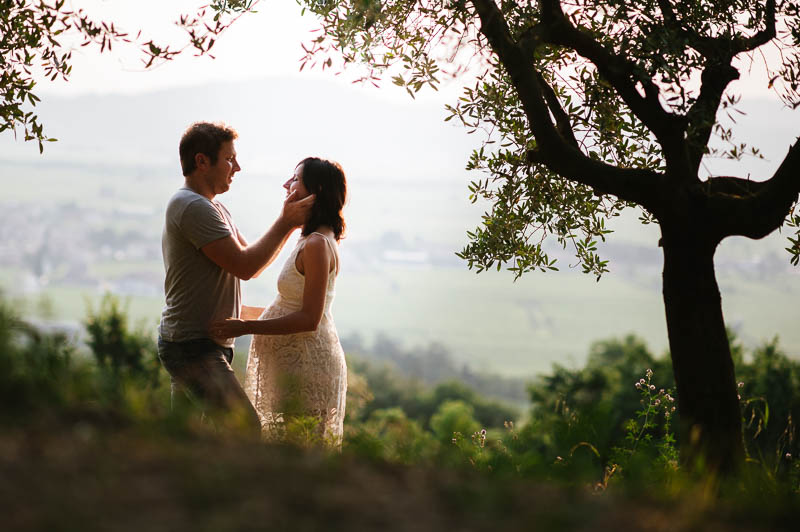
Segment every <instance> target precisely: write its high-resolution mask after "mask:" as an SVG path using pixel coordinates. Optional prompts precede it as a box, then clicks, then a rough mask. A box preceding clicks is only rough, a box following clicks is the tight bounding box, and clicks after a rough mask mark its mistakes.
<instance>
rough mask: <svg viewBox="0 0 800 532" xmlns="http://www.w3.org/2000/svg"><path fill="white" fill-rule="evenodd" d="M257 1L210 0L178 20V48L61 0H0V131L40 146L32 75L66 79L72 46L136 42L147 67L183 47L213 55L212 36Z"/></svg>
mask: <svg viewBox="0 0 800 532" xmlns="http://www.w3.org/2000/svg"><path fill="white" fill-rule="evenodd" d="M258 1H259V0H214V1H213V2H211V4H210V5H207V6H206V5H204V6H203V7H200V8H198V10H197V11H196V12H195V13H193V14H190V15H183V16H181V17H180V19H179V20H178V21H176V25H178V26H179V27H180V28H182V29H183V30H184V31H185V33H186V42H184V43H183V44H182V45H181V46H180V47H177V48H176V47H173V46H171V45H167V44H163V43H157V42H155V41H153V40H152V39H149V40H148V39H145V38H144V37H142V32H141V31H138V32H137V33H136V34H135V35H133V34H131V33H129V32H127V31H124V30H122V29H121V28H119V27H117V26H116V25H115V23H114V22H112V21H101V20H95V19H93V18H92V17H91V16H90V15H88V14H87V13H85V12H84V11H83V10H82V9H77V10H75V9H71V8H68V7H67V6H66V5H65V0H0V69H1V70H0V132H3V131H11V132H13V134H14V136H15V137H16V136H17V133H18V132H21V133H22V138H23V139H24V140H26V141H28V140H33V141H36V142H38V144H39V151H40V152H41V151H43V149H44V144H43V143H44V142H48V141H54V140H56V139H54V138H51V137H48V136H47V134H46V133H45V131H44V127H43V125H42V123H41V121H40V119H39V117H38V116H37V115H36V114H35V112H34V107H35V106H36V104H37V103H38V102H39V101H40V99H39V97H38V96H37V95H36V91H35V89H36V79H37V77H38V76H37V75H38V74H44V76H46V77H47V78H49V80H50V81H55V80H56V79H59V78H61V79H63V80H68V79H69V77H70V75H71V74H72V52H73V50H74V48H75V47H80V46H94V47H97V48H99V52H100V53H103V52H106V51H111V49H112V46H113V45H115V44H122V45H127V46H136V47H138V48H139V49H140V51H141V54H142V65H143V67H144V68H145V69H147V68H150V67H152V66H154V65H156V64H159V63H162V62H164V61H169V60H171V59H173V58H174V57H175V56H177V55H178V54H180V53H183V52H185V51H187V50H191V51H193V52H194V53H195V54H196V55H211V54H210V52H211V48H212V47H213V46H214V43H215V39H216V37H217V36H218V35H219V34H220V33H222V32H223V31H225V30H226V29H227V28H228V27H229V26H230V25H231V24H232V23H233V22H234V21H235V20H236V19H237V18H239V17H240V16H241V15H242V14H244V13H247V12H252V11H253V9H254V7H255V6H256V4H258Z"/></svg>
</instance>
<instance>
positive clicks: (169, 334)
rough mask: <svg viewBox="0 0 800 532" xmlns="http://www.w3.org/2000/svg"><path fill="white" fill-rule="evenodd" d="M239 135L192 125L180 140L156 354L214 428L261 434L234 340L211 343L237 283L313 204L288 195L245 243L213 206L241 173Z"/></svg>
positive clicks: (235, 303) (235, 300)
mask: <svg viewBox="0 0 800 532" xmlns="http://www.w3.org/2000/svg"><path fill="white" fill-rule="evenodd" d="M237 136H238V135H237V133H236V131H234V130H233V129H231V128H229V127H227V126H225V125H223V124H211V123H208V122H198V123H196V124H193V125H191V126H190V127H189V129H187V130H186V132H185V133H184V135H183V137H182V138H181V142H180V147H179V153H180V159H181V168H182V170H183V175H184V177H185V183H184V186H183V187H182V188H180V189H179V190H178V191H177V192H176V193H175V195H174V196H172V199H170V201H169V203H168V204H167V213H166V219H165V224H164V232H163V235H162V241H161V245H162V253H163V256H164V268H165V270H166V278H165V281H164V292H165V294H166V306H165V307H164V311H163V313H162V315H161V324H160V326H159V340H158V355H159V358H160V359H161V362H162V364H163V365H164V368H166V370H167V372H169V374H170V377H171V380H172V391H173V400H174V399H175V395H174V394H175V393H176V389H181V390H183V391H185V392H187V393H188V394H189V395H190V396H194V397H195V398H197V399H199V400H201V401H202V402H203V403H204V405H205V407H206V408H207V409H208V413H209V414H210V415H212V417H214V418H215V419H217V420H218V421H222V420H223V416H222V414H224V415H225V417H227V418H228V419H235V420H237V421H238V422H239V423H243V424H244V425H245V426H246V427H248V428H250V429H253V430H256V429H259V428H260V423H259V420H258V416H257V414H256V412H255V410H254V409H253V406H252V405H251V404H250V401H249V400H248V398H247V396H246V395H245V393H244V390H243V389H242V387H241V385H240V384H239V382H238V381H237V380H236V377H235V375H234V373H233V369H232V368H231V362H232V360H233V339H220V338H216V339H215V338H211V337H210V336H209V334H208V326H209V325H210V324H211V323H212V322H213V321H215V320H221V319H225V318H230V317H234V318H237V317H239V316H240V312H241V290H240V287H239V280H240V279H244V280H247V279H250V278H253V277H257V276H258V275H259V274H260V273H261V271H262V270H263V269H264V268H266V267H267V265H269V264H270V263H271V262H272V261H273V259H274V258H275V256H276V255H277V254H278V252H279V251H280V249H281V248H282V247H283V244H284V243H285V242H286V239H287V238H288V236H289V234H290V233H291V232H292V231H293V230H294V229H295V228H297V227H298V226H300V225H302V224H303V223H304V222H305V220H306V218H307V216H308V213H309V210H310V207H311V205H312V203H313V201H314V199H313V197H309V198H305V199H303V200H301V201H293V196H289V197H288V198H287V199H286V201H285V202H284V205H283V210H282V211H281V214H280V216H279V217H278V219H277V220H276V221H275V223H274V224H273V225H272V227H271V228H270V229H269V231H267V232H266V233H265V234H264V235H263V236H262V237H261V238H260V239H258V241H256V242H255V243H253V244H248V243H247V241H246V240H245V239H244V237H243V236H242V234H241V233H240V232H239V230H238V229H237V228H236V225H235V224H234V223H233V219H232V218H231V215H230V213H229V212H228V210H227V209H226V208H225V207H224V206H223V205H222V204H221V203H220V202H219V201H217V200H216V199H215V197H216V196H217V195H218V194H222V193H224V192H226V191H227V190H228V189H229V188H230V186H231V183H232V182H233V176H234V175H235V174H236V172H238V171H239V170H241V167H240V166H239V163H238V162H237V160H236V148H235V146H234V140H236V138H237Z"/></svg>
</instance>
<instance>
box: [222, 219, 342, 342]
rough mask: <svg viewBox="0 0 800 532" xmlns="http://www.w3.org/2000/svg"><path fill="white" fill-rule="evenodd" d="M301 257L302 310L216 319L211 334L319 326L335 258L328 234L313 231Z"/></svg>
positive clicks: (224, 335)
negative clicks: (262, 316)
mask: <svg viewBox="0 0 800 532" xmlns="http://www.w3.org/2000/svg"><path fill="white" fill-rule="evenodd" d="M301 260H302V263H303V264H302V265H303V270H304V272H305V286H304V288H303V306H302V307H301V308H300V310H298V311H296V312H292V313H290V314H287V315H285V316H281V317H280V318H272V319H268V320H250V319H247V320H236V319H229V320H226V321H222V322H216V323H214V324H213V325H212V326H211V334H212V335H213V336H214V337H215V338H233V337H236V336H242V335H245V334H294V333H300V332H308V331H314V330H316V328H317V327H318V326H319V322H320V320H322V313H323V311H324V309H325V292H326V289H327V287H328V276H329V274H330V273H329V272H330V267H331V260H332V253H331V250H330V248H329V247H328V245H327V243H326V242H325V239H324V237H320V236H316V235H311V236H310V237H309V238H308V241H307V242H306V245H305V247H304V248H303V257H302V259H301ZM243 317H244V316H243Z"/></svg>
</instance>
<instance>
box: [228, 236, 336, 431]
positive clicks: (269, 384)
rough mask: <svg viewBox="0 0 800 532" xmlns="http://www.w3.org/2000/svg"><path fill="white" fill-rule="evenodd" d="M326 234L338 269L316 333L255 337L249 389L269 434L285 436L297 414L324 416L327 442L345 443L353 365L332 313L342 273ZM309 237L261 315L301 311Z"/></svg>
mask: <svg viewBox="0 0 800 532" xmlns="http://www.w3.org/2000/svg"><path fill="white" fill-rule="evenodd" d="M312 234H317V235H321V236H322V237H323V238H325V240H326V242H327V243H328V245H329V246H330V247H331V250H332V251H333V255H334V261H335V267H334V270H333V271H332V272H331V274H330V276H329V277H328V287H327V291H326V294H325V307H324V311H323V314H322V320H321V321H320V323H319V327H317V330H316V331H312V332H306V333H298V334H282V335H253V340H252V342H251V343H250V353H249V358H248V360H247V372H246V375H245V384H244V388H245V391H246V392H247V396H248V397H249V398H250V401H252V403H253V406H255V409H256V411H257V412H258V415H259V417H260V418H261V427H262V432H263V434H264V437H265V438H266V439H268V440H275V439H281V438H283V437H284V435H285V432H286V429H287V423H290V422H291V420H292V418H293V417H296V416H304V417H313V418H316V419H317V420H318V423H317V425H316V426H315V427H314V433H315V435H316V436H318V437H319V438H320V439H321V440H322V441H324V442H326V443H329V444H332V445H334V446H338V445H341V439H342V422H343V420H344V409H345V395H346V393H347V366H346V364H345V359H344V351H343V350H342V346H341V344H340V343H339V335H338V334H337V332H336V326H335V325H334V323H333V317H332V316H331V303H332V302H333V297H334V284H335V282H336V275H337V274H338V271H339V256H338V253H337V251H336V247H337V246H336V244H335V241H334V240H333V239H332V238H330V237H327V236H325V235H322V234H321V233H312ZM306 238H307V237H301V238H300V240H299V241H298V243H297V246H296V247H295V249H294V251H292V254H291V255H290V256H289V258H288V259H287V260H286V264H284V265H283V269H282V270H281V273H280V275H279V276H278V296H277V297H276V298H275V301H274V302H273V303H272V305H270V306H269V307H268V308H267V309H266V310H264V312H263V313H262V314H261V316H260V318H259V319H269V318H277V317H280V316H284V315H286V314H289V313H291V312H295V311H297V310H300V308H301V307H302V302H303V288H304V286H305V277H304V276H303V275H302V274H301V273H300V272H299V271H297V267H296V266H295V261H296V259H297V253H298V252H299V251H300V250H301V249H303V246H304V245H305V243H306Z"/></svg>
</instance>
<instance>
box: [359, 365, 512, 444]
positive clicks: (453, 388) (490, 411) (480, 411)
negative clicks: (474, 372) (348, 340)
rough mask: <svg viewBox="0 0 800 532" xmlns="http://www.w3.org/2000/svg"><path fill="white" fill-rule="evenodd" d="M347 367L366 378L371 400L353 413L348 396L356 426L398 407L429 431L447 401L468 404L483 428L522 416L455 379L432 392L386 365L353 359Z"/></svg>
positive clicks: (495, 425)
mask: <svg viewBox="0 0 800 532" xmlns="http://www.w3.org/2000/svg"><path fill="white" fill-rule="evenodd" d="M348 367H349V368H350V373H351V375H359V376H361V377H362V378H364V379H365V385H366V387H367V389H368V394H366V395H367V396H368V397H369V400H368V401H367V402H366V404H364V405H363V406H360V408H359V409H358V411H357V412H354V413H351V412H350V411H349V410H350V403H351V397H350V396H348V400H347V404H348V413H347V416H348V421H351V422H353V423H358V422H364V421H367V420H368V419H370V418H371V416H372V415H373V414H374V413H375V412H377V411H381V410H385V409H391V408H399V409H400V410H402V411H403V413H404V414H405V415H406V416H407V417H408V418H409V419H411V420H414V421H415V422H417V423H419V424H420V426H421V427H423V428H425V429H429V428H430V427H431V423H432V418H433V417H434V416H435V415H436V413H437V411H440V410H441V408H442V406H443V405H444V404H445V403H447V402H448V401H457V402H459V403H460V404H463V405H465V406H466V407H467V408H469V410H470V412H471V413H470V417H473V416H474V418H475V420H476V421H477V423H478V424H480V425H481V426H483V427H502V426H503V423H504V422H505V421H509V420H514V419H517V418H518V417H519V412H518V411H517V410H516V409H515V408H513V407H510V406H508V405H506V404H504V403H501V402H498V401H495V400H489V399H486V398H484V397H482V396H480V395H479V394H477V393H476V392H475V391H474V390H473V389H472V388H470V387H468V386H466V385H465V384H463V383H461V382H458V381H455V380H451V381H444V382H440V383H439V384H437V385H436V386H435V387H433V388H432V389H431V388H427V387H425V386H423V385H422V384H421V383H419V382H418V381H416V380H412V379H407V378H403V377H401V376H400V375H399V374H398V372H397V371H396V370H393V369H391V368H390V367H389V366H386V365H375V364H372V363H369V362H367V361H364V360H359V359H355V358H353V357H350V359H349V361H348ZM348 378H350V377H348ZM348 388H349V385H348ZM354 393H356V394H357V395H359V396H362V397H363V396H364V395H365V393H364V391H362V390H361V389H360V388H359V389H357V390H356V391H355V392H354ZM358 401H359V402H360V400H358ZM445 439H448V440H449V438H445Z"/></svg>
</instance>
